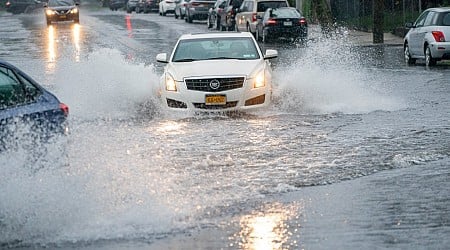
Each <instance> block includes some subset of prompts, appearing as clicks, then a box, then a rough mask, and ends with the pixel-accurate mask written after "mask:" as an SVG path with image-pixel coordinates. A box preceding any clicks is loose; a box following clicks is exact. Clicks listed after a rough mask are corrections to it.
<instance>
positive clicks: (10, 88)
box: [0, 66, 40, 109]
mask: <svg viewBox="0 0 450 250" xmlns="http://www.w3.org/2000/svg"><path fill="white" fill-rule="evenodd" d="M39 94H40V90H39V89H38V88H36V87H35V86H34V85H33V84H32V83H31V82H30V81H28V80H27V79H26V78H25V77H24V76H21V75H20V74H15V72H13V71H12V70H11V69H8V68H6V67H2V66H0V109H6V108H9V107H14V106H20V105H23V104H27V103H29V102H32V101H34V100H35V99H36V97H37V96H38V95H39Z"/></svg>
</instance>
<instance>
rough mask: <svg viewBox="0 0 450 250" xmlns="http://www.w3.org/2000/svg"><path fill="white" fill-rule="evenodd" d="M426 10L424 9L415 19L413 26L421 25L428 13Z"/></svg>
mask: <svg viewBox="0 0 450 250" xmlns="http://www.w3.org/2000/svg"><path fill="white" fill-rule="evenodd" d="M428 13H429V12H428V11H425V12H424V13H422V14H421V15H420V16H419V17H418V18H417V20H416V23H415V26H416V27H422V26H423V24H424V23H425V19H426V17H427V15H428Z"/></svg>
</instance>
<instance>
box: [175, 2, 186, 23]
mask: <svg viewBox="0 0 450 250" xmlns="http://www.w3.org/2000/svg"><path fill="white" fill-rule="evenodd" d="M188 2H189V0H176V1H175V10H174V12H175V14H174V15H175V19H178V18H181V19H184V17H185V16H186V5H187V3H188Z"/></svg>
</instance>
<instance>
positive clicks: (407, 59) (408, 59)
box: [404, 44, 416, 65]
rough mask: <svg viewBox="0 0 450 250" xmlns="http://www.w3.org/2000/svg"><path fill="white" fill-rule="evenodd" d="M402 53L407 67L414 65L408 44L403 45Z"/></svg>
mask: <svg viewBox="0 0 450 250" xmlns="http://www.w3.org/2000/svg"><path fill="white" fill-rule="evenodd" d="M404 53H405V62H406V64H407V65H411V64H414V63H416V59H414V58H412V57H411V52H410V51H409V45H408V44H406V45H405V50H404Z"/></svg>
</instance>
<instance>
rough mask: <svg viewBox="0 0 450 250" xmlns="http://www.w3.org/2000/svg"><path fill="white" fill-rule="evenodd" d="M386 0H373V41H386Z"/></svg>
mask: <svg viewBox="0 0 450 250" xmlns="http://www.w3.org/2000/svg"><path fill="white" fill-rule="evenodd" d="M383 19H384V0H373V31H372V34H373V43H384V30H383V28H384V20H383Z"/></svg>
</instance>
